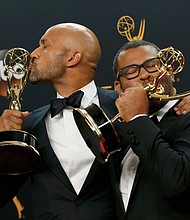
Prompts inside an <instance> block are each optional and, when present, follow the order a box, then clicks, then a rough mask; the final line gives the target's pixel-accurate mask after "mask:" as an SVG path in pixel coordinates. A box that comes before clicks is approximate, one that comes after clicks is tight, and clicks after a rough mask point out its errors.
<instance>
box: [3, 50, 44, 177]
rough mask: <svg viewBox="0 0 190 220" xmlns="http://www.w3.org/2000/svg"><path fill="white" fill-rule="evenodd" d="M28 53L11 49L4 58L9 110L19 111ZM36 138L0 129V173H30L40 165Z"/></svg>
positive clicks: (16, 131)
mask: <svg viewBox="0 0 190 220" xmlns="http://www.w3.org/2000/svg"><path fill="white" fill-rule="evenodd" d="M29 59H30V54H29V52H28V51H27V50H25V49H23V48H13V49H10V50H9V51H7V53H6V54H5V57H4V60H3V61H4V66H5V75H6V77H7V98H9V99H10V100H11V101H10V104H9V109H12V110H17V111H20V110H21V100H22V93H23V90H24V88H25V85H26V83H27V80H28V73H29V70H28V63H29ZM36 146H37V139H36V137H34V136H33V135H32V134H30V133H28V132H26V131H22V130H9V131H1V132H0V174H6V175H20V174H26V173H30V172H32V171H33V170H35V169H36V168H37V167H38V166H39V164H40V155H39V152H38V151H37V150H36Z"/></svg>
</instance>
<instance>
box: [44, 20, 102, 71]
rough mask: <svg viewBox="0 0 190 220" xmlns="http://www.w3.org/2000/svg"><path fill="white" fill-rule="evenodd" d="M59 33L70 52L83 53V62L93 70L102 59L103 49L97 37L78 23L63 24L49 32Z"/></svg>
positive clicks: (51, 28)
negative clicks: (77, 51)
mask: <svg viewBox="0 0 190 220" xmlns="http://www.w3.org/2000/svg"><path fill="white" fill-rule="evenodd" d="M52 31H53V32H54V33H56V32H58V33H59V34H58V36H59V37H60V38H62V40H60V42H62V43H63V46H64V47H66V48H67V50H68V51H71V50H79V51H80V52H81V53H82V62H84V63H85V65H86V63H88V64H89V65H91V67H92V68H93V69H96V68H97V64H98V63H99V61H100V58H101V48H100V44H99V41H98V38H97V37H96V35H95V34H94V33H93V32H92V31H91V30H90V29H89V28H87V27H85V26H83V25H80V24H76V23H61V24H57V25H54V26H52V27H50V28H49V29H48V30H47V31H46V33H48V32H52Z"/></svg>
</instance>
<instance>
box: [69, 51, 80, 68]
mask: <svg viewBox="0 0 190 220" xmlns="http://www.w3.org/2000/svg"><path fill="white" fill-rule="evenodd" d="M80 60H81V53H80V52H78V51H77V52H74V53H73V54H71V55H70V56H69V57H68V60H67V66H68V67H72V66H75V65H76V64H78V63H79V62H80Z"/></svg>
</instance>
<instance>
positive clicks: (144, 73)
mask: <svg viewBox="0 0 190 220" xmlns="http://www.w3.org/2000/svg"><path fill="white" fill-rule="evenodd" d="M139 76H140V79H141V80H145V79H148V78H150V77H151V74H150V73H149V72H148V71H147V70H146V69H145V68H144V67H143V66H141V67H140V68H139Z"/></svg>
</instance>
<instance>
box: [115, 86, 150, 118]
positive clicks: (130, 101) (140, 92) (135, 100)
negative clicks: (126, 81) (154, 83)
mask: <svg viewBox="0 0 190 220" xmlns="http://www.w3.org/2000/svg"><path fill="white" fill-rule="evenodd" d="M116 107H117V108H118V111H119V113H120V115H121V118H122V119H123V120H124V121H126V122H128V121H130V120H131V119H132V118H133V117H134V116H136V115H140V114H147V115H148V112H149V101H148V98H147V94H146V91H145V90H144V88H143V87H129V88H127V89H126V90H125V92H124V93H121V94H120V97H119V98H118V99H117V100H116Z"/></svg>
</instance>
